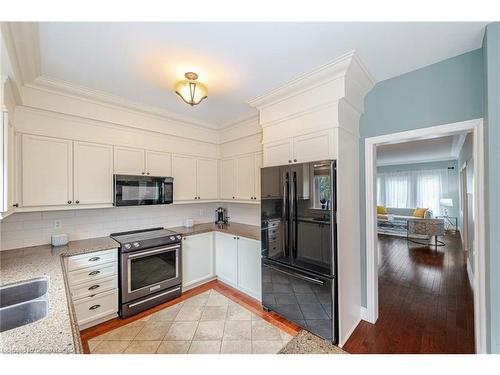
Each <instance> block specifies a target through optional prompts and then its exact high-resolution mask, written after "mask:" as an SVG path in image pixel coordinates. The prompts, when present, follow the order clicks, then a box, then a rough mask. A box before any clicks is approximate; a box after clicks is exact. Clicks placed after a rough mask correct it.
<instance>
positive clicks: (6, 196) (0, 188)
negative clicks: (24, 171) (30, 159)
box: [0, 112, 17, 212]
mask: <svg viewBox="0 0 500 375" xmlns="http://www.w3.org/2000/svg"><path fill="white" fill-rule="evenodd" d="M0 121H2V119H0ZM15 143H16V142H15V136H14V127H13V126H12V124H11V123H10V121H9V119H8V113H7V112H3V123H0V152H1V150H2V145H3V155H2V154H0V212H6V211H11V210H13V208H14V204H15V203H17V202H16V199H17V197H16V183H15V181H16V179H15V172H14V168H15V164H14V162H15V156H16V155H15V148H14V147H15ZM2 160H3V164H2ZM2 195H3V196H2Z"/></svg>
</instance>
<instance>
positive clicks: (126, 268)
mask: <svg viewBox="0 0 500 375" xmlns="http://www.w3.org/2000/svg"><path fill="white" fill-rule="evenodd" d="M120 269H121V302H122V303H124V302H130V301H133V300H135V299H137V298H141V297H144V296H147V295H150V294H152V293H156V292H158V291H161V290H163V289H167V288H170V287H173V286H176V285H179V284H181V281H182V278H181V269H182V264H181V245H180V244H176V245H170V246H162V247H156V248H150V249H144V250H139V251H134V252H130V253H122V254H121V267H120Z"/></svg>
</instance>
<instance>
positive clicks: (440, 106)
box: [360, 49, 500, 306]
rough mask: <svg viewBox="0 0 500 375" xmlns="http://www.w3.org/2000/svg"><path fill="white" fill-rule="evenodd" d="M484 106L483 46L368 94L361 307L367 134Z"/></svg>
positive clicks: (363, 130) (443, 120)
mask: <svg viewBox="0 0 500 375" xmlns="http://www.w3.org/2000/svg"><path fill="white" fill-rule="evenodd" d="M483 105H484V103H483V51H482V49H478V50H475V51H471V52H468V53H465V54H463V55H460V56H456V57H453V58H450V59H447V60H444V61H442V62H439V63H436V64H433V65H430V66H427V67H425V68H422V69H419V70H415V71H413V72H410V73H407V74H404V75H401V76H399V77H395V78H391V79H388V80H386V81H382V82H379V83H377V84H376V85H375V87H374V88H373V89H372V91H370V92H369V93H368V94H367V96H366V97H365V111H364V114H363V116H362V117H361V120H360V138H361V139H360V207H361V209H360V211H361V212H360V214H361V223H360V229H361V277H362V279H361V286H362V290H361V297H362V304H363V306H366V247H365V243H366V238H365V233H366V228H365V194H364V191H365V175H364V169H365V165H364V160H365V155H364V142H365V138H367V137H372V136H377V135H383V134H390V133H396V132H400V131H405V130H411V129H417V128H425V127H429V126H435V125H441V124H448V123H452V122H458V121H465V120H471V119H475V118H480V117H483V110H484V107H483ZM499 139H500V137H499ZM499 147H500V146H499ZM497 166H498V167H500V163H497ZM499 186H500V185H499ZM497 232H498V234H499V235H500V231H497ZM498 243H500V241H499V242H498ZM499 269H500V268H499Z"/></svg>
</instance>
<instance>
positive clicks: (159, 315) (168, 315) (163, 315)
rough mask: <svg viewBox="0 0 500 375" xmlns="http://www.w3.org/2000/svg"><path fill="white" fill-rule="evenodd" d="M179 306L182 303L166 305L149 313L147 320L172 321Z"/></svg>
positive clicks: (180, 306)
mask: <svg viewBox="0 0 500 375" xmlns="http://www.w3.org/2000/svg"><path fill="white" fill-rule="evenodd" d="M181 308H182V304H177V305H174V306H170V307H167V308H166V309H163V310H160V311H158V312H155V313H154V314H151V315H150V318H149V319H148V321H149V322H158V321H170V322H171V321H174V320H175V317H176V316H177V314H178V313H179V311H180V309H181Z"/></svg>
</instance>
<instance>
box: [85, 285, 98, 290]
mask: <svg viewBox="0 0 500 375" xmlns="http://www.w3.org/2000/svg"><path fill="white" fill-rule="evenodd" d="M99 287H100V285H92V286H91V287H89V289H88V290H95V289H97V288H99Z"/></svg>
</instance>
